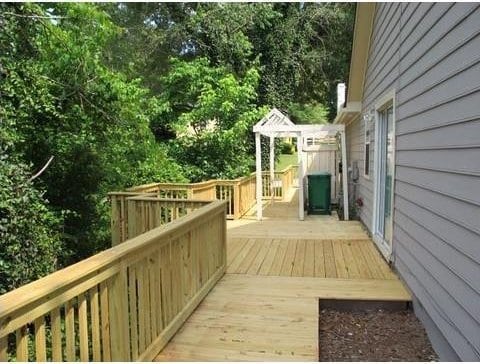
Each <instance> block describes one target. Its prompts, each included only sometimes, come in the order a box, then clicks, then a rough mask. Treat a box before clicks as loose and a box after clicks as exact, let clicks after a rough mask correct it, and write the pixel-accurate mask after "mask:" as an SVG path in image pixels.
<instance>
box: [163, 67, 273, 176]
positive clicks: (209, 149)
mask: <svg viewBox="0 0 480 364" xmlns="http://www.w3.org/2000/svg"><path fill="white" fill-rule="evenodd" d="M171 63H172V64H171V70H170V72H169V73H168V74H167V75H166V76H165V77H163V78H162V83H163V84H164V86H165V89H166V91H165V92H164V93H163V94H162V95H161V100H162V106H161V110H162V112H161V114H160V115H159V117H158V119H157V122H160V123H170V127H171V128H172V129H174V130H175V131H176V133H177V135H178V137H177V138H176V139H175V140H172V141H171V144H170V145H171V147H170V151H171V155H172V156H174V158H175V160H177V161H178V162H179V163H180V164H181V165H182V166H183V167H184V171H185V175H186V176H187V177H188V178H189V179H190V180H192V181H200V180H205V179H209V178H236V177H238V176H242V175H245V174H246V173H248V172H249V171H250V167H251V165H252V164H253V157H254V152H252V150H253V144H252V138H251V134H252V133H251V128H252V126H253V125H254V124H255V123H256V122H257V121H258V120H259V119H260V118H261V117H262V116H263V114H264V113H265V111H266V109H259V108H257V107H256V105H255V99H256V96H257V95H256V91H255V90H256V87H257V84H258V79H259V74H258V72H257V70H256V69H255V68H251V69H249V70H247V71H246V73H245V76H244V77H243V78H239V77H236V76H235V75H233V74H232V73H230V72H228V70H227V69H225V68H222V67H212V66H211V65H210V64H209V62H208V61H207V60H206V59H204V58H199V59H196V60H194V61H191V62H187V61H182V60H178V59H172V62H171Z"/></svg>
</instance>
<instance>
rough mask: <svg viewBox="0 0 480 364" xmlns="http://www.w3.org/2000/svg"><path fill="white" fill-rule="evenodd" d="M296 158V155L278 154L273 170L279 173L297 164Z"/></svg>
mask: <svg viewBox="0 0 480 364" xmlns="http://www.w3.org/2000/svg"><path fill="white" fill-rule="evenodd" d="M297 163H298V157H297V153H294V154H280V158H279V159H278V162H276V163H275V170H276V171H281V170H282V169H285V168H287V167H288V166H289V165H291V164H297Z"/></svg>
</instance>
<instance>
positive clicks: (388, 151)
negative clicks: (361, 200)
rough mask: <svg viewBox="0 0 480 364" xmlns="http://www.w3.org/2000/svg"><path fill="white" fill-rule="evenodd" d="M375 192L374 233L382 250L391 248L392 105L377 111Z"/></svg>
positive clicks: (393, 157) (393, 152)
mask: <svg viewBox="0 0 480 364" xmlns="http://www.w3.org/2000/svg"><path fill="white" fill-rule="evenodd" d="M377 128H378V132H377V138H378V139H377V143H376V146H377V148H378V150H377V158H378V159H377V160H378V164H377V171H376V182H377V193H376V202H375V203H376V204H377V206H376V208H377V213H376V222H375V223H376V229H375V230H376V235H377V238H379V239H377V241H378V242H379V243H380V244H383V245H384V246H383V247H381V248H382V250H387V251H388V252H391V250H392V229H393V206H392V204H393V193H394V191H393V179H394V174H393V173H394V172H393V171H394V164H395V151H394V143H393V138H394V137H395V136H394V125H393V107H392V106H388V107H386V108H384V109H382V110H381V111H379V112H378V124H377Z"/></svg>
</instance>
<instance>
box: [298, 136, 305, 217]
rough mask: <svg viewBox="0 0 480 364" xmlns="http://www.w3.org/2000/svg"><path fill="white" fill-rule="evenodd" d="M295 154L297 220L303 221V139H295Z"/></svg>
mask: <svg viewBox="0 0 480 364" xmlns="http://www.w3.org/2000/svg"><path fill="white" fill-rule="evenodd" d="M297 153H298V219H299V220H300V221H303V220H304V219H305V209H304V206H303V204H304V201H303V198H304V197H303V176H304V171H303V138H302V137H298V138H297Z"/></svg>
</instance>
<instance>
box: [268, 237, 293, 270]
mask: <svg viewBox="0 0 480 364" xmlns="http://www.w3.org/2000/svg"><path fill="white" fill-rule="evenodd" d="M287 245H288V240H285V239H282V240H280V241H279V243H278V248H277V251H276V253H275V259H274V261H273V263H272V266H271V267H270V270H269V272H268V275H271V276H279V275H280V273H281V271H282V266H283V261H284V260H285V255H286V254H287Z"/></svg>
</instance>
